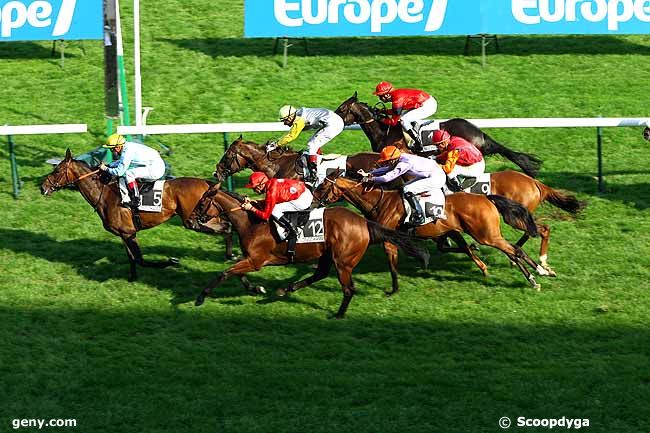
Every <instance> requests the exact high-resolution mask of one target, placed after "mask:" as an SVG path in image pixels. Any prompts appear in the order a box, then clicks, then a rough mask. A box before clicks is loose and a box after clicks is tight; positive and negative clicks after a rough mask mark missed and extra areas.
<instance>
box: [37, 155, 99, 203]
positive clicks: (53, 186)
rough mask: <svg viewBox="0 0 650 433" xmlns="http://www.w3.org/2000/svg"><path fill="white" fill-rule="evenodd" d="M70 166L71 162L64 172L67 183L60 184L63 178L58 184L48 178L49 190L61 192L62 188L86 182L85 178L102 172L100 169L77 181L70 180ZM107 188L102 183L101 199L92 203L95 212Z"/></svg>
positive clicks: (57, 181)
mask: <svg viewBox="0 0 650 433" xmlns="http://www.w3.org/2000/svg"><path fill="white" fill-rule="evenodd" d="M69 164H70V162H68V163H66V165H65V170H64V175H65V183H64V184H63V185H60V184H59V179H61V178H62V177H63V176H59V177H57V179H56V182H53V181H52V180H50V176H48V177H47V178H46V179H45V180H46V181H47V183H48V188H50V189H51V190H52V191H53V192H55V191H58V190H60V189H62V188H65V187H66V186H68V185H72V184H75V183H77V182H80V181H82V180H84V179H85V178H87V177H90V176H92V175H95V174H97V173H99V172H100V171H101V170H100V169H96V170H93V171H91V172H89V173H86V174H83V175H81V176H79V177H78V178H76V179H73V180H70V178H69V177H68V165H69ZM105 187H106V184H104V183H102V190H101V192H100V194H99V198H98V199H97V201H96V202H95V203H91V206H92V207H93V209H95V210H97V204H99V202H100V201H101V200H102V197H103V196H104V188H105Z"/></svg>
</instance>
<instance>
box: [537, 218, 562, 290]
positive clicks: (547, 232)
mask: <svg viewBox="0 0 650 433" xmlns="http://www.w3.org/2000/svg"><path fill="white" fill-rule="evenodd" d="M537 231H538V232H539V237H540V238H541V239H542V243H541V245H540V247H539V264H540V265H542V267H543V268H544V269H546V271H547V272H548V274H549V275H550V276H551V277H557V274H556V273H555V271H554V270H553V268H551V267H550V266H549V264H548V243H549V240H550V239H551V228H550V227H549V226H548V225H546V224H538V225H537Z"/></svg>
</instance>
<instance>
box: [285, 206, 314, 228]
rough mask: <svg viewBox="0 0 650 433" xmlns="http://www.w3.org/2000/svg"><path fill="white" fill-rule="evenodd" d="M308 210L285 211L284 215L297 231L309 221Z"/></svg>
mask: <svg viewBox="0 0 650 433" xmlns="http://www.w3.org/2000/svg"><path fill="white" fill-rule="evenodd" d="M310 212H311V211H310V210H301V211H297V212H285V214H284V215H285V216H286V217H287V219H288V220H289V222H290V223H291V226H292V227H293V228H294V230H296V231H298V229H299V228H302V227H304V226H305V224H307V222H308V221H309V213H310Z"/></svg>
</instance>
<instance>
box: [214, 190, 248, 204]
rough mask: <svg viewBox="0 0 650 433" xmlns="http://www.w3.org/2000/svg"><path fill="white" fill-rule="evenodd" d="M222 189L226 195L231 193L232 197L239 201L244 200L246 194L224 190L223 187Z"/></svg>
mask: <svg viewBox="0 0 650 433" xmlns="http://www.w3.org/2000/svg"><path fill="white" fill-rule="evenodd" d="M220 191H221V192H223V193H224V194H226V195H229V196H230V197H232V198H234V199H235V200H237V201H239V202H243V201H244V196H243V195H241V194H238V193H236V192H234V191H226V190H223V189H222V190H220Z"/></svg>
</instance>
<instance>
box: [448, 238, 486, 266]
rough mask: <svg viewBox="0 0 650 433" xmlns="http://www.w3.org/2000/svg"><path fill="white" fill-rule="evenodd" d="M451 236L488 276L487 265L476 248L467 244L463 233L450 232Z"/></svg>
mask: <svg viewBox="0 0 650 433" xmlns="http://www.w3.org/2000/svg"><path fill="white" fill-rule="evenodd" d="M449 237H450V238H452V239H453V240H454V242H456V244H457V245H458V246H459V248H460V249H461V251H462V252H464V253H465V254H467V255H468V256H469V258H470V259H472V261H473V262H474V263H475V264H476V266H478V268H479V269H480V270H481V272H483V276H484V277H487V276H488V270H487V265H486V264H485V263H483V261H482V260H481V259H479V257H478V256H477V255H476V253H475V252H474V250H473V249H472V248H471V247H470V246H469V245H468V244H467V242H466V241H465V238H464V237H463V235H461V234H460V233H459V232H449Z"/></svg>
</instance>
